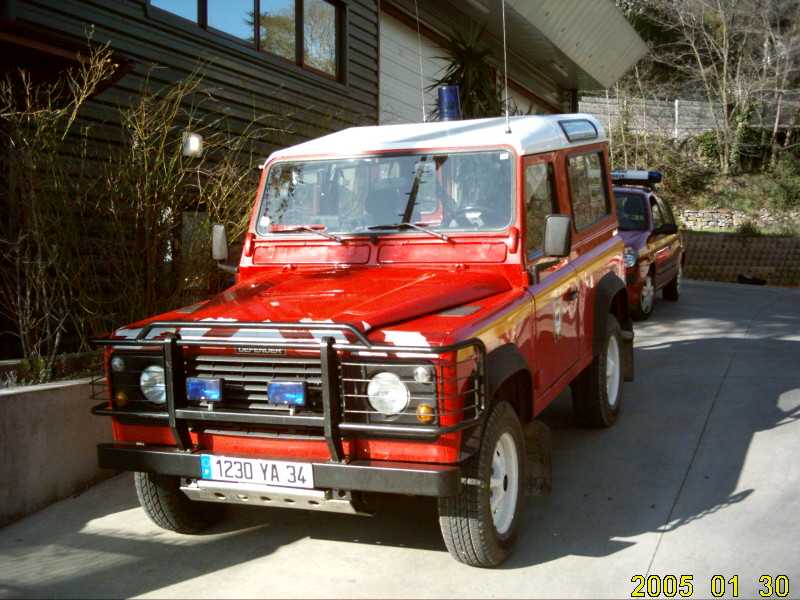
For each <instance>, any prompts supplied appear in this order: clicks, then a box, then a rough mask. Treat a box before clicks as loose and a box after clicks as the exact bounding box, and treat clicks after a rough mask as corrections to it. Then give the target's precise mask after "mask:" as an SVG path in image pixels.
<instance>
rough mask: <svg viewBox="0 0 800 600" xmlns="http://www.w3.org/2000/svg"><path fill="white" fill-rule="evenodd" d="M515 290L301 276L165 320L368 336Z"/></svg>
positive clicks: (244, 286)
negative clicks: (299, 325) (327, 329)
mask: <svg viewBox="0 0 800 600" xmlns="http://www.w3.org/2000/svg"><path fill="white" fill-rule="evenodd" d="M509 289H511V286H510V285H509V283H508V281H507V280H506V279H505V278H504V277H503V276H502V275H500V274H496V273H485V272H476V271H472V270H470V269H460V270H456V269H436V268H419V267H410V268H394V267H392V268H386V267H378V268H375V267H360V268H352V267H351V268H330V267H327V268H322V269H313V270H300V269H298V270H296V271H280V272H277V273H275V272H273V273H269V274H265V275H263V276H260V277H256V278H254V279H250V280H248V281H247V282H245V283H240V284H238V285H236V286H234V287H232V288H230V289H228V290H227V291H225V292H223V293H221V294H219V295H218V296H216V297H215V298H212V299H211V300H209V301H208V302H207V303H206V304H204V305H202V306H201V307H199V308H198V309H197V310H195V311H193V312H191V313H186V312H184V313H181V312H173V313H170V314H168V315H161V316H159V317H157V319H158V320H191V321H204V320H225V321H254V322H264V321H271V322H301V321H316V322H326V321H328V322H331V321H332V322H337V323H350V324H352V325H354V326H356V327H358V328H359V329H361V330H363V331H365V332H368V331H370V330H372V329H376V328H379V327H382V326H384V325H388V324H390V323H396V322H400V321H406V320H409V319H413V318H416V317H420V316H422V315H426V314H429V313H433V312H437V311H441V310H444V309H447V308H451V307H454V306H459V305H461V304H465V303H467V302H472V301H475V300H479V299H481V298H486V297H488V296H493V295H495V294H499V293H502V292H505V291H507V290H509ZM143 324H144V323H138V324H136V325H135V326H134V327H136V326H141V325H143Z"/></svg>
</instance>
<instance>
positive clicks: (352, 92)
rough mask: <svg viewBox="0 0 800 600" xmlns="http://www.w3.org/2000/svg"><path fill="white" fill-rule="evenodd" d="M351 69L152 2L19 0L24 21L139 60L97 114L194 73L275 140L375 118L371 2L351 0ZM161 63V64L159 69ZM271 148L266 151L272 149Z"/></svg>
mask: <svg viewBox="0 0 800 600" xmlns="http://www.w3.org/2000/svg"><path fill="white" fill-rule="evenodd" d="M344 5H345V13H346V16H345V21H346V23H345V27H344V30H345V35H346V43H345V44H344V46H343V50H344V58H343V64H344V75H343V77H342V81H332V80H331V79H328V78H326V77H324V76H321V75H318V74H316V73H312V72H309V71H307V70H305V69H303V68H301V67H299V66H297V65H294V64H292V63H290V62H288V61H284V60H282V59H280V58H278V57H274V56H270V55H267V54H264V53H258V52H256V51H255V50H253V49H250V48H247V47H246V46H245V45H243V44H241V43H238V42H236V41H234V40H230V39H226V38H225V37H223V36H220V35H215V34H213V33H211V32H207V31H204V30H202V29H200V28H199V27H197V26H195V25H193V24H192V23H189V22H184V21H181V20H179V19H170V18H168V17H167V18H164V16H163V13H161V16H160V17H159V15H158V13H157V11H153V10H152V9H149V8H148V6H147V3H146V1H145V0H116V1H114V2H108V1H105V2H103V1H80V0H59V2H57V3H53V2H40V1H37V0H17V2H15V3H14V6H13V11H14V15H15V16H16V19H17V20H18V21H19V22H22V23H27V24H34V25H38V26H41V27H46V28H50V29H53V30H54V31H55V32H57V33H59V34H61V35H63V36H67V37H70V38H74V39H76V40H83V39H86V35H87V31H89V30H92V29H93V33H92V39H93V40H94V41H96V42H99V43H107V42H108V43H110V47H111V49H112V50H114V51H116V52H120V53H122V54H124V55H126V56H128V57H130V58H132V59H134V60H135V61H137V64H136V66H135V67H134V69H133V71H132V72H131V73H129V74H128V75H126V76H125V77H123V78H122V79H121V80H120V81H119V82H118V83H117V85H116V86H115V87H113V88H111V89H108V90H106V91H105V92H103V93H102V94H100V95H99V96H97V97H96V98H95V99H94V100H93V101H92V106H91V108H90V111H89V112H90V114H91V117H90V118H96V119H98V120H99V119H103V118H113V115H114V113H115V110H116V108H117V107H118V106H119V105H123V106H124V105H126V104H128V103H129V102H130V98H131V97H132V96H134V95H137V94H138V93H139V92H140V91H141V90H142V89H149V90H154V89H158V88H160V87H163V86H164V85H165V84H167V83H170V82H172V81H175V80H178V79H180V78H182V77H185V76H187V75H189V74H191V73H193V72H195V71H197V72H198V73H199V74H201V75H202V76H203V79H204V84H205V85H206V86H207V87H208V88H209V89H210V90H211V91H212V92H213V95H214V97H215V98H216V99H217V100H218V101H219V103H220V105H221V107H222V108H224V110H225V111H226V112H227V113H228V114H230V115H231V117H232V118H233V122H234V123H238V127H240V128H242V129H243V128H244V127H245V126H246V125H247V124H248V123H249V122H251V121H252V120H253V118H254V117H256V116H259V115H263V114H269V115H272V116H271V118H269V119H268V120H267V125H268V126H269V127H274V128H276V129H279V130H280V131H282V132H285V133H284V134H283V135H276V136H275V139H274V141H272V144H271V145H272V146H275V145H277V146H285V145H290V144H294V143H298V142H300V141H303V140H305V139H308V138H311V137H316V136H318V135H321V134H324V133H327V132H330V131H336V130H339V129H342V128H344V127H347V126H351V125H354V124H362V123H376V122H377V119H378V90H377V85H376V83H377V80H378V59H377V56H378V9H377V5H376V3H375V2H373V1H372V0H346V2H345V4H344ZM154 65H155V67H154ZM265 151H266V150H265Z"/></svg>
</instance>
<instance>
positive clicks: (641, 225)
mask: <svg viewBox="0 0 800 600" xmlns="http://www.w3.org/2000/svg"><path fill="white" fill-rule="evenodd" d="M614 200H615V201H616V203H617V219H618V220H619V228H620V229H622V230H623V231H647V213H646V210H645V208H646V207H645V198H644V196H642V195H640V194H633V193H629V192H616V191H615V192H614Z"/></svg>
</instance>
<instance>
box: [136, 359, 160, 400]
mask: <svg viewBox="0 0 800 600" xmlns="http://www.w3.org/2000/svg"><path fill="white" fill-rule="evenodd" d="M139 387H140V388H141V390H142V393H143V394H144V397H145V398H147V399H148V400H149V401H150V402H154V403H156V404H164V402H166V398H167V392H166V389H165V388H164V367H162V366H161V365H150V366H149V367H147V368H146V369H145V370H144V371H142V374H141V375H140V376H139Z"/></svg>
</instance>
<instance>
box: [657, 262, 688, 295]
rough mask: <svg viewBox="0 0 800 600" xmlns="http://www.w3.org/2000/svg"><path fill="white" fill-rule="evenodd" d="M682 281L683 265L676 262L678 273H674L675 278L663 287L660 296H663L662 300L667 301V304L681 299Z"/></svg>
mask: <svg viewBox="0 0 800 600" xmlns="http://www.w3.org/2000/svg"><path fill="white" fill-rule="evenodd" d="M682 281H683V264H681V261H679V262H678V272H677V273H675V278H674V279H673V280H672V281H670V282H669V283H668V284H667V285H666V286H664V289H663V291H662V292H661V295H662V296H664V300H668V301H669V302H675V301H676V300H677V299H678V298H680V297H681V282H682Z"/></svg>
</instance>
